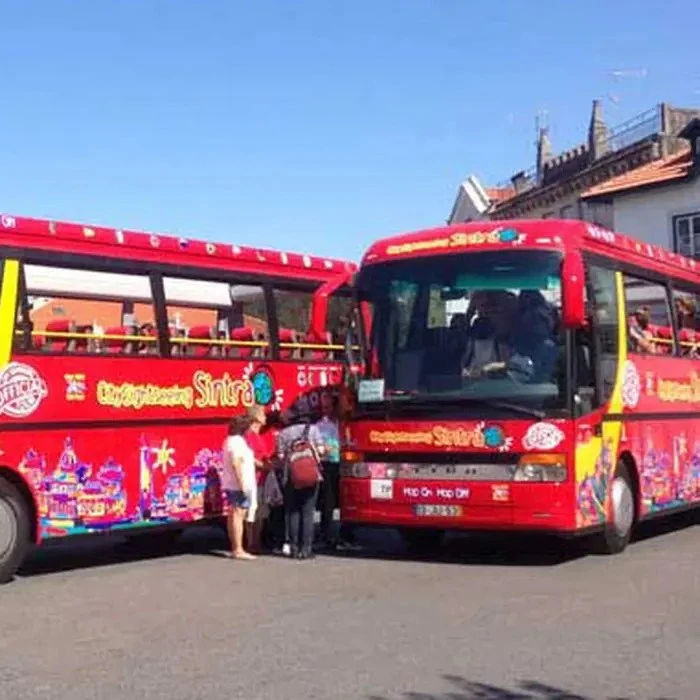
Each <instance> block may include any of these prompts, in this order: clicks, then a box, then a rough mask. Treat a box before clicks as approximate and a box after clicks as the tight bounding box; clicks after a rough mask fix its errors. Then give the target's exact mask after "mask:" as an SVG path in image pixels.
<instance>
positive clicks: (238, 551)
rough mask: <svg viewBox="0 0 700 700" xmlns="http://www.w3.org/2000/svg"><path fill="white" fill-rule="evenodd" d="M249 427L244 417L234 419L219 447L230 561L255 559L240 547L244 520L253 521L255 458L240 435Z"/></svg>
mask: <svg viewBox="0 0 700 700" xmlns="http://www.w3.org/2000/svg"><path fill="white" fill-rule="evenodd" d="M249 426H250V419H249V418H248V416H235V417H234V418H232V419H231V422H230V423H229V428H228V437H227V438H226V439H225V440H224V445H223V453H224V459H223V474H222V479H221V488H222V490H223V493H224V496H225V497H226V502H227V504H228V508H229V510H228V515H227V521H226V525H227V529H228V535H229V538H230V541H231V556H232V557H233V558H234V559H242V560H250V559H255V556H254V555H252V554H250V553H249V552H247V551H246V550H245V549H244V547H243V524H244V522H245V520H246V518H247V517H250V514H251V512H252V517H253V518H254V517H255V504H254V503H253V498H254V494H255V489H256V484H255V457H254V456H253V451H252V450H251V449H250V447H248V445H247V443H246V441H245V439H244V437H243V436H244V434H245V432H246V431H247V430H248V428H249Z"/></svg>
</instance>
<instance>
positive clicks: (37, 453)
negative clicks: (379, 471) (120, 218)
mask: <svg viewBox="0 0 700 700" xmlns="http://www.w3.org/2000/svg"><path fill="white" fill-rule="evenodd" d="M0 254H1V255H2V280H1V282H0V580H7V579H8V578H9V577H11V575H12V574H13V572H14V571H15V570H16V569H17V567H18V566H19V565H20V563H21V561H22V560H23V558H24V556H25V553H26V551H27V548H28V546H29V545H30V543H32V542H40V541H43V540H46V539H48V538H56V537H65V536H73V535H79V534H85V533H92V532H106V531H114V530H119V529H121V530H124V531H125V532H126V533H128V534H133V533H136V532H143V531H144V529H148V528H151V530H150V531H153V529H154V528H160V529H165V530H167V529H174V530H179V529H181V528H182V527H183V526H184V524H186V523H194V522H197V521H201V520H202V519H203V518H212V517H216V516H218V515H219V514H220V508H221V506H220V498H218V497H217V494H216V490H215V488H213V487H212V484H216V482H217V478H216V477H217V474H218V472H219V470H220V468H221V452H220V445H221V443H222V439H223V436H224V434H225V426H226V422H227V421H228V420H229V419H230V417H231V415H233V414H234V413H236V412H241V411H243V410H244V409H245V408H246V407H248V406H251V405H253V404H254V403H257V404H262V405H264V406H265V407H266V408H268V409H269V410H274V409H283V408H286V407H289V406H290V405H291V404H292V403H293V402H300V403H303V402H311V403H313V402H314V401H315V400H317V399H318V397H317V391H318V390H319V388H321V387H323V386H329V385H334V384H337V383H338V382H339V381H340V380H341V377H342V372H343V363H342V360H343V345H342V342H341V343H338V338H344V336H345V330H344V329H343V324H344V323H346V319H347V316H348V314H347V311H348V309H349V304H350V299H349V296H348V289H347V287H343V283H344V282H345V280H347V279H348V277H349V276H350V275H351V274H352V272H353V270H354V266H353V265H351V264H350V263H347V262H345V261H340V260H331V259H323V258H318V257H313V256H307V255H298V254H293V253H284V252H278V251H273V250H267V249H263V248H251V247H244V246H237V245H229V244H223V243H205V242H202V241H196V240H189V239H185V238H178V237H175V236H169V235H159V234H144V233H137V232H133V231H126V230H118V229H110V228H102V227H97V226H83V225H76V224H67V223H57V222H52V221H42V220H36V219H26V218H19V217H14V216H10V215H2V216H0ZM326 321H328V322H326ZM300 408H301V409H302V410H304V408H305V407H304V406H300Z"/></svg>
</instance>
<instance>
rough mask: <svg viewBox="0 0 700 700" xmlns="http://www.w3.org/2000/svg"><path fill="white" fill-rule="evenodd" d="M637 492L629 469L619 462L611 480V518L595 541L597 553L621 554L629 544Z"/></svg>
mask: <svg viewBox="0 0 700 700" xmlns="http://www.w3.org/2000/svg"><path fill="white" fill-rule="evenodd" d="M634 502H635V492H634V487H633V486H632V479H631V478H630V475H629V469H628V467H627V465H626V464H625V463H624V462H618V464H617V468H616V469H615V476H614V477H613V479H612V481H611V482H610V506H611V516H612V517H611V520H610V521H609V522H607V523H605V529H604V530H603V532H602V533H601V534H600V535H598V536H597V538H596V540H595V542H594V551H595V552H596V553H597V554H619V553H620V552H623V551H624V550H625V549H626V547H627V545H628V544H629V541H630V538H631V536H632V529H633V527H634V522H635V506H634Z"/></svg>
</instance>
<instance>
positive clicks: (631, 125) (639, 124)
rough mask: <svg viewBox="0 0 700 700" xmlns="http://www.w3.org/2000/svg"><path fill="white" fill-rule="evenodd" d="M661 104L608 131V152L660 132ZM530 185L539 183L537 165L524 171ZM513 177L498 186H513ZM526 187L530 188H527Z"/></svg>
mask: <svg viewBox="0 0 700 700" xmlns="http://www.w3.org/2000/svg"><path fill="white" fill-rule="evenodd" d="M662 125H663V124H662V115H661V105H657V106H656V107H652V108H651V109H647V110H646V111H644V112H641V113H640V114H637V115H636V116H634V117H632V118H631V119H628V120H627V121H625V122H622V123H621V124H618V125H617V126H615V127H613V128H612V129H610V130H609V131H608V137H607V146H608V148H607V152H608V153H614V152H615V151H620V150H622V149H623V148H627V146H631V145H632V144H633V143H637V142H638V141H642V140H644V139H645V138H648V137H649V136H653V135H654V134H658V133H660V132H661V129H662ZM524 175H525V177H526V178H527V179H528V180H529V182H530V186H533V185H536V184H537V167H536V166H531V167H530V168H528V169H527V170H526V171H525V172H524ZM512 186H513V182H512V180H511V179H508V180H504V181H502V182H498V183H496V187H512ZM526 189H529V187H528V188H526Z"/></svg>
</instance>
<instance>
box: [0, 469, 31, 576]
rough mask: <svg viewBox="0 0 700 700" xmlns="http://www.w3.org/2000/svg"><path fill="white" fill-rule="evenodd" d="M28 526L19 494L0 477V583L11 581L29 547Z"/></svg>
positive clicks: (27, 518) (22, 500)
mask: <svg viewBox="0 0 700 700" xmlns="http://www.w3.org/2000/svg"><path fill="white" fill-rule="evenodd" d="M29 537H30V524H29V514H28V513H27V506H26V504H25V502H24V499H23V498H22V495H21V494H20V492H19V491H18V490H17V489H16V488H15V487H14V486H13V485H12V484H11V483H10V482H9V481H7V480H6V479H3V478H2V477H0V583H7V582H8V581H11V580H12V577H13V576H14V574H15V571H17V569H18V568H19V566H20V564H21V563H22V560H23V559H24V557H25V555H26V553H27V549H28V547H29Z"/></svg>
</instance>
